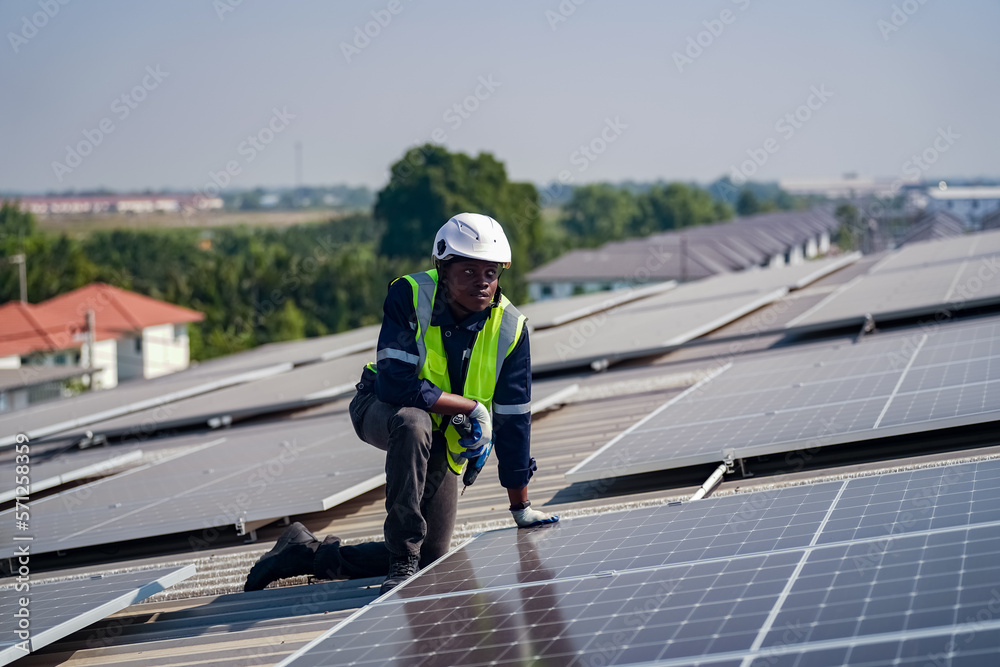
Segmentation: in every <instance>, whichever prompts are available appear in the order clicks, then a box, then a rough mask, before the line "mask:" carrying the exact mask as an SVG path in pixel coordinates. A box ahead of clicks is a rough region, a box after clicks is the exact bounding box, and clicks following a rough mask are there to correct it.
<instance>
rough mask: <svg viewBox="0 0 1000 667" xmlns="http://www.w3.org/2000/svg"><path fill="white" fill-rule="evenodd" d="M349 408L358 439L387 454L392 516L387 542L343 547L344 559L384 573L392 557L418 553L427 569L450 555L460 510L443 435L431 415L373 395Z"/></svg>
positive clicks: (386, 530) (387, 505) (389, 513)
mask: <svg viewBox="0 0 1000 667" xmlns="http://www.w3.org/2000/svg"><path fill="white" fill-rule="evenodd" d="M349 410H350V415H351V421H352V422H353V424H354V430H355V432H356V433H357V435H358V437H359V438H361V439H362V440H364V441H365V442H367V443H368V444H370V445H372V446H374V447H377V448H379V449H381V450H382V451H384V452H385V453H386V456H385V477H386V486H385V509H386V513H387V516H386V519H385V527H384V537H385V542H384V543H382V542H376V543H370V544H369V545H356V547H355V549H354V550H350V549H351V548H350V547H341V557H342V558H343V559H344V560H345V561H346V562H354V563H358V565H361V563H360V562H359V561H367V562H369V563H373V564H374V563H378V567H379V569H381V563H382V562H387V557H388V556H389V555H391V556H396V557H405V556H407V555H410V554H413V555H419V556H420V566H421V567H426V566H427V565H429V564H430V563H432V562H433V561H435V560H437V559H438V558H439V557H441V556H443V555H444V554H445V553H447V552H448V549H449V546H450V544H451V536H452V533H453V532H454V530H455V515H456V513H457V511H458V475H455V474H454V473H452V472H451V470H449V468H448V452H447V443H446V441H445V439H444V436H443V435H442V434H440V433H438V432H435V431H434V424H433V422H432V421H431V417H430V415H429V414H428V413H427V412H425V411H423V410H421V409H419V408H406V407H400V406H398V405H390V404H388V403H383V402H382V401H380V400H378V398H376V396H375V394H374V393H359V394H358V395H357V396H355V397H354V400H352V401H351V405H350V409H349ZM359 547H360V548H361V549H358V548H359ZM380 556H381V557H380ZM383 559H385V560H383ZM352 569H354V568H352ZM386 571H388V570H387V569H386ZM376 574H378V573H376ZM355 576H357V575H355ZM371 576H374V575H371Z"/></svg>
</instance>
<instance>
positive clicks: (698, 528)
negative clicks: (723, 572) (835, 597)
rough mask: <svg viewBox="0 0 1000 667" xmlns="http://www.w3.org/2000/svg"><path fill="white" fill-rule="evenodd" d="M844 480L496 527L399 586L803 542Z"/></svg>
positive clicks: (561, 573) (501, 582)
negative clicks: (546, 525)
mask: <svg viewBox="0 0 1000 667" xmlns="http://www.w3.org/2000/svg"><path fill="white" fill-rule="evenodd" d="M842 485H843V483H842V482H832V483H830V484H824V485H821V487H818V488H811V487H797V488H793V489H787V490H786V491H784V492H783V493H782V494H780V495H779V494H776V493H771V494H766V493H765V494H755V495H754V496H753V497H748V496H743V495H740V496H732V497H728V498H718V499H712V500H711V501H709V502H705V503H695V504H693V505H689V506H685V507H684V511H680V508H679V507H678V508H670V507H667V508H664V507H655V508H646V509H641V510H632V511H630V512H626V513H614V514H606V515H601V516H598V517H590V518H587V519H579V520H565V521H563V522H560V523H559V524H557V525H555V526H553V527H552V529H551V530H547V531H538V532H537V533H525V532H524V531H517V530H514V529H511V530H503V531H495V532H492V533H488V534H486V535H483V536H481V537H480V538H478V539H477V540H476V541H475V542H474V543H473V544H472V545H469V546H468V547H463V548H462V549H460V550H459V551H458V552H457V554H456V558H455V560H454V561H446V562H443V563H439V564H438V565H436V566H435V567H434V568H432V569H431V570H430V571H429V572H428V573H427V575H428V576H425V577H421V578H420V579H418V580H416V581H414V582H412V583H411V584H409V585H407V586H406V587H405V588H404V589H402V590H401V591H400V593H401V594H402V595H404V596H405V597H408V598H415V597H423V596H427V595H438V594H445V593H453V592H456V591H462V590H475V589H482V588H492V587H497V586H509V585H515V584H518V583H522V582H524V581H537V580H538V579H539V578H541V577H544V578H567V577H582V576H588V575H593V574H598V573H602V572H608V571H621V570H627V569H638V568H648V567H659V566H663V565H667V564H671V563H681V562H688V561H696V560H705V559H712V558H729V557H732V556H737V555H747V554H753V553H761V552H766V551H774V550H781V549H791V548H795V547H802V546H805V545H807V544H809V541H810V540H811V539H812V537H813V535H814V534H815V532H816V529H817V528H818V527H819V525H820V522H821V521H822V519H823V517H824V515H825V514H826V513H827V511H828V509H829V507H830V503H831V502H832V501H833V499H834V498H835V497H836V495H837V492H838V491H839V490H840V487H841V486H842ZM622 544H632V545H635V546H634V548H631V549H620V548H619V545H622Z"/></svg>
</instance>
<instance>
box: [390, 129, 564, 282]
mask: <svg viewBox="0 0 1000 667" xmlns="http://www.w3.org/2000/svg"><path fill="white" fill-rule="evenodd" d="M463 211H469V212H474V213H483V214H485V215H489V216H491V217H493V218H495V219H496V220H497V221H499V222H500V224H501V225H502V226H503V228H504V232H505V233H506V235H507V238H508V240H509V241H510V244H511V250H512V251H513V254H514V257H513V266H512V267H511V270H510V271H508V272H507V273H506V274H505V280H504V286H505V291H506V293H507V294H508V295H509V296H511V298H512V299H514V300H515V301H516V300H518V299H519V298H523V296H524V294H525V293H526V289H525V286H524V284H523V281H522V276H523V274H524V273H525V272H526V271H528V270H530V269H531V268H532V267H533V266H534V265H535V263H536V262H537V261H538V258H539V257H542V256H544V255H545V249H544V248H543V247H541V246H542V244H541V239H542V238H543V229H542V224H541V207H540V206H539V204H538V190H537V189H536V188H535V186H534V185H532V184H530V183H512V182H510V181H509V180H508V179H507V171H506V168H505V167H504V165H503V163H502V162H500V161H498V160H497V159H496V158H494V157H493V156H492V155H491V154H489V153H480V154H479V155H477V156H476V157H471V156H469V155H466V154H464V153H449V152H448V151H447V150H446V149H445V148H444V147H442V146H435V145H433V144H425V145H423V146H418V147H415V148H411V149H410V150H408V151H407V152H406V154H405V155H404V156H403V158H402V159H401V160H399V161H398V162H396V163H395V164H393V165H392V168H391V176H390V179H389V183H388V184H387V185H386V186H385V187H384V188H383V189H382V190H381V191H380V192H379V193H378V196H377V198H376V203H375V208H374V216H375V219H376V220H377V221H378V222H379V223H380V224H383V225H384V228H385V233H384V234H383V236H382V240H381V243H380V244H379V250H380V252H381V254H382V255H384V256H385V257H388V258H409V259H414V260H417V259H419V260H423V261H424V264H425V265H426V262H427V260H426V258H427V257H428V256H429V255H430V247H431V244H432V242H433V240H434V236H435V234H436V233H437V230H438V228H440V226H441V225H442V224H443V223H444V222H445V221H446V220H448V219H449V218H450V217H451V216H453V215H455V214H456V213H461V212H463Z"/></svg>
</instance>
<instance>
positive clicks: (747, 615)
mask: <svg viewBox="0 0 1000 667" xmlns="http://www.w3.org/2000/svg"><path fill="white" fill-rule="evenodd" d="M797 558H798V556H797V554H796V555H789V554H774V555H768V556H752V557H748V558H742V559H738V560H735V561H715V562H711V563H693V564H689V565H684V566H680V567H671V568H661V569H657V570H652V571H640V572H625V573H622V574H620V575H613V576H608V577H602V578H590V579H582V580H568V581H567V580H560V581H558V582H555V583H545V584H534V585H530V586H523V587H519V588H508V589H500V590H491V591H488V592H480V593H472V594H463V595H459V596H454V597H448V598H429V599H421V600H413V601H405V602H396V603H392V604H384V605H377V606H376V608H373V610H372V612H370V613H366V614H365V615H364V616H362V617H359V618H358V619H357V620H356V621H354V622H353V623H351V624H349V625H348V626H347V627H345V628H344V629H343V630H341V631H340V632H339V633H338V635H339V640H338V642H337V645H336V646H331V647H329V649H328V650H322V651H321V650H317V651H314V652H312V653H310V655H309V657H307V658H303V659H300V660H299V661H297V662H296V664H297V665H299V664H301V665H326V664H357V665H369V664H371V665H374V664H413V663H414V662H417V661H425V662H423V664H427V665H456V664H461V665H470V666H471V665H477V664H483V665H485V664H498V665H523V664H524V662H525V660H526V659H527V660H528V661H548V660H553V661H557V662H560V663H563V664H589V663H588V662H587V661H586V660H587V659H589V658H593V657H595V656H600V657H601V658H602V660H603V662H602V663H601V664H608V665H612V664H630V663H632V662H635V661H637V660H656V659H670V658H684V659H689V658H692V657H697V656H701V655H704V654H711V653H720V652H721V653H726V652H729V651H739V650H746V649H748V648H749V647H750V645H751V643H752V642H753V640H754V638H755V636H756V633H757V629H756V623H755V620H758V619H759V618H760V616H761V614H766V613H767V611H768V610H769V609H770V608H771V606H772V605H773V604H774V602H775V600H776V599H777V597H778V594H779V592H780V591H781V589H782V587H783V586H784V584H785V581H787V578H788V577H789V576H790V575H791V573H792V570H793V569H794V567H795V564H796V562H797ZM401 619H406V623H401V622H400V621H401ZM484 628H489V630H488V631H485V632H484V631H482V629H484ZM375 637H377V638H378V640H377V644H376V645H375V646H372V638H375ZM577 660H578V662H577Z"/></svg>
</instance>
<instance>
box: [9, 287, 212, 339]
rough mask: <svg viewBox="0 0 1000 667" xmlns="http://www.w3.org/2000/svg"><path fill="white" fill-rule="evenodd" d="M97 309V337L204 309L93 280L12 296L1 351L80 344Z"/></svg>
mask: <svg viewBox="0 0 1000 667" xmlns="http://www.w3.org/2000/svg"><path fill="white" fill-rule="evenodd" d="M88 310H93V311H94V314H95V320H96V323H97V331H96V332H95V333H96V335H95V338H96V340H108V339H111V338H120V337H121V336H122V334H123V333H126V332H129V331H140V330H142V329H145V328H146V327H151V326H155V325H158V324H180V323H183V322H198V321H200V320H202V319H204V317H205V316H204V315H203V314H202V313H199V312H197V311H195V310H191V309H189V308H182V307H181V306H175V305H173V304H170V303H166V302H164V301H158V300H157V299H152V298H150V297H148V296H143V295H141V294H136V293H135V292H129V291H127V290H123V289H119V288H117V287H112V286H111V285H106V284H104V283H92V284H90V285H87V286H86V287H81V288H79V289H76V290H73V291H72V292H67V293H66V294H61V295H60V296H57V297H54V298H52V299H49V300H48V301H43V302H42V303H39V304H24V303H21V302H20V301H13V302H10V303H6V304H4V305H2V306H0V357H8V356H12V355H15V354H29V353H31V352H36V351H42V350H65V349H69V348H77V347H80V345H81V344H82V339H81V338H80V336H78V335H77V334H79V333H81V332H82V331H84V329H85V327H86V319H87V311H88Z"/></svg>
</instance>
